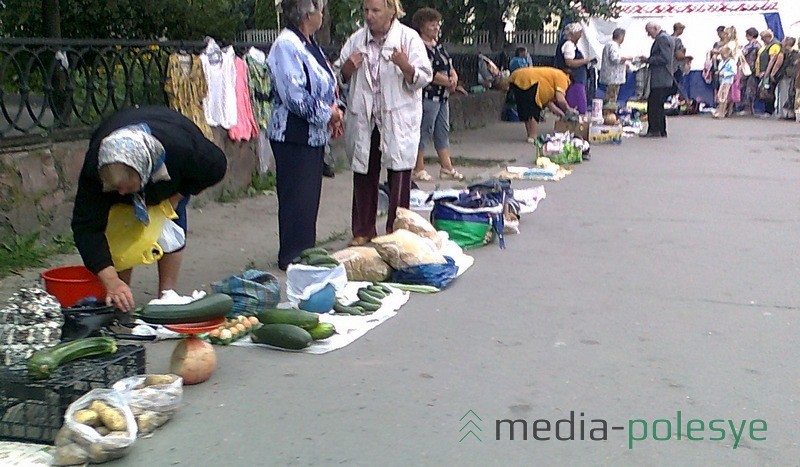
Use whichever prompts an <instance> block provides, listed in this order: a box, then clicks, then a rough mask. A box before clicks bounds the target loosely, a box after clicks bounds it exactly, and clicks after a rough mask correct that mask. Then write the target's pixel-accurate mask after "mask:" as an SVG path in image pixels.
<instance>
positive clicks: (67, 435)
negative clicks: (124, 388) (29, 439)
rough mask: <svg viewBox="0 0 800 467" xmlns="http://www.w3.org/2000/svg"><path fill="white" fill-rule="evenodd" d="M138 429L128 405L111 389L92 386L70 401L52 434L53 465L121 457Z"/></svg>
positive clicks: (102, 460) (120, 395)
mask: <svg viewBox="0 0 800 467" xmlns="http://www.w3.org/2000/svg"><path fill="white" fill-rule="evenodd" d="M137 433H138V428H137V426H136V419H135V418H134V416H133V412H132V411H131V408H130V407H129V406H128V404H127V402H126V401H125V399H124V398H123V396H122V394H120V393H119V392H117V391H115V390H113V389H92V390H91V391H89V392H88V393H86V394H84V395H83V396H82V397H81V398H80V399H78V400H76V401H75V402H73V403H72V404H71V405H70V406H69V408H68V409H67V413H66V414H65V415H64V426H63V427H62V428H61V430H60V431H59V432H58V434H57V435H56V441H55V444H56V446H57V447H56V450H55V455H54V458H53V465H75V464H83V463H87V462H88V463H90V464H100V463H103V462H107V461H110V460H112V459H118V458H120V457H122V456H124V455H125V454H126V453H127V452H128V449H129V448H130V447H131V446H133V443H134V441H136V434H137Z"/></svg>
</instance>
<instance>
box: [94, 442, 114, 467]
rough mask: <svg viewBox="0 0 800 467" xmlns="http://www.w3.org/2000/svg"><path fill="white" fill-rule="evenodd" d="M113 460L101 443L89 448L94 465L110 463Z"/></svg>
mask: <svg viewBox="0 0 800 467" xmlns="http://www.w3.org/2000/svg"><path fill="white" fill-rule="evenodd" d="M111 459H113V458H112V457H111V454H109V452H108V451H106V450H105V449H104V448H103V445H102V444H101V443H95V444H93V445H91V446H90V447H89V460H91V461H92V463H94V464H102V463H103V462H108V461H110V460H111Z"/></svg>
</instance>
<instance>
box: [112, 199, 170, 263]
mask: <svg viewBox="0 0 800 467" xmlns="http://www.w3.org/2000/svg"><path fill="white" fill-rule="evenodd" d="M147 213H148V214H149V216H150V225H147V226H145V225H144V224H142V223H141V222H140V221H139V219H137V218H136V215H134V212H133V206H131V205H128V204H115V205H114V206H111V210H110V211H109V213H108V226H107V227H106V239H107V240H108V248H109V250H111V260H112V261H113V262H114V269H116V270H117V271H124V270H126V269H130V268H132V267H134V266H139V265H141V264H153V263H155V262H156V261H158V260H160V259H161V257H162V256H164V251H163V250H162V249H161V246H159V244H158V238H159V237H160V236H161V229H162V228H163V227H164V220H165V219H176V218H177V217H178V215H177V214H176V213H175V209H173V207H172V203H170V202H169V200H164V201H162V202H161V204H157V205H155V206H148V207H147Z"/></svg>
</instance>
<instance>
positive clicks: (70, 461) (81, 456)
mask: <svg viewBox="0 0 800 467" xmlns="http://www.w3.org/2000/svg"><path fill="white" fill-rule="evenodd" d="M88 458H89V454H88V453H87V452H86V451H85V450H84V449H83V448H82V447H80V446H78V445H77V444H67V445H64V446H59V447H58V448H56V452H55V455H54V456H53V465H76V464H77V465H80V464H85V463H86V461H87V460H89V459H88Z"/></svg>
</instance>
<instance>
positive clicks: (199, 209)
mask: <svg viewBox="0 0 800 467" xmlns="http://www.w3.org/2000/svg"><path fill="white" fill-rule="evenodd" d="M543 126H544V127H545V128H544V129H543V131H546V130H547V128H548V127H547V126H546V125H543ZM549 129H550V130H551V129H552V123H551V124H550V127H549ZM451 144H452V152H453V157H454V158H456V163H458V162H459V160H460V159H464V160H466V161H467V162H468V163H469V164H472V165H471V166H458V167H457V169H458V170H459V171H461V172H462V173H464V174H465V176H466V177H467V179H468V180H475V179H479V178H482V177H486V176H491V175H492V174H494V173H497V172H498V171H499V170H500V169H501V168H503V167H505V165H506V164H505V162H506V161H509V162H514V163H516V164H521V163H527V164H530V163H532V162H533V149H532V146H531V145H530V144H528V143H526V142H525V138H524V129H523V127H522V125H521V124H519V123H505V122H498V123H496V124H494V125H491V126H489V127H485V128H482V129H478V130H466V131H461V132H457V133H454V134H452V135H451ZM427 154H428V156H433V155H434V154H435V153H434V151H433V148H430V149H428V151H427ZM427 167H428V171H429V172H430V174H431V175H432V176H433V177H434V180H433V181H431V182H426V183H420V187H421V188H423V189H433V188H434V187H436V186H439V187H442V188H447V187H451V186H464V185H465V183H464V182H461V183H459V182H453V181H440V180H437V179H436V177H437V176H438V171H439V168H438V164H436V163H429V164H428V166H427ZM352 192H353V190H352V175H351V172H350V171H349V169H348V170H345V171H343V172H341V173H339V174H337V175H336V177H335V178H334V179H329V178H325V179H323V193H322V202H321V206H320V212H319V218H318V223H317V242H318V243H323V244H324V246H325V247H326V248H329V249H332V250H338V249H340V248H344V247H345V246H346V243H347V241H349V239H350V238H351V232H350V209H351V203H352ZM277 212H278V206H277V198H276V197H275V195H274V194H272V193H269V194H262V195H258V196H255V197H253V198H243V199H240V200H237V201H235V202H230V203H217V202H204V201H193V202H192V203H191V204H190V206H189V233H188V242H187V248H186V253H185V258H184V265H183V268H182V271H181V277H180V285H179V289H180V290H179V291H180V292H181V293H189V292H191V291H192V290H194V289H200V288H203V287H205V286H207V285H208V284H210V283H212V282H213V281H216V280H219V279H223V278H225V277H228V276H230V275H231V274H234V273H237V272H240V271H242V270H243V269H246V268H253V267H254V268H257V269H261V270H266V271H270V272H272V273H274V274H275V275H277V276H278V277H279V278H281V279H283V278H284V277H285V276H284V273H282V272H281V271H280V270H278V268H277V254H278V221H277ZM384 223H385V218H383V219H378V225H379V233H380V232H383V225H384ZM50 263H51V264H52V265H53V266H62V265H72V264H82V262H81V259H80V257H79V256H78V255H77V254H74V255H62V256H57V257H53V258H51V260H50ZM45 269H46V268H36V269H30V270H26V271H23V272H22V273H21V275H12V276H9V277H6V278H4V279H2V280H0V301H5V299H7V298H8V297H9V296H10V295H11V294H12V293H13V292H15V291H16V290H17V289H19V287H21V286H23V285H25V284H30V283H31V281H35V280H36V279H37V278H38V275H39V274H40V273H41V271H43V270H45ZM133 277H134V278H133V284H132V287H133V291H134V296H135V298H136V301H137V303H139V304H141V303H144V302H146V301H148V300H150V299H152V298H154V296H155V294H156V292H157V291H156V288H157V285H158V272H157V268H156V267H155V265H153V266H142V267H138V268H136V270H135V272H134V275H133Z"/></svg>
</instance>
